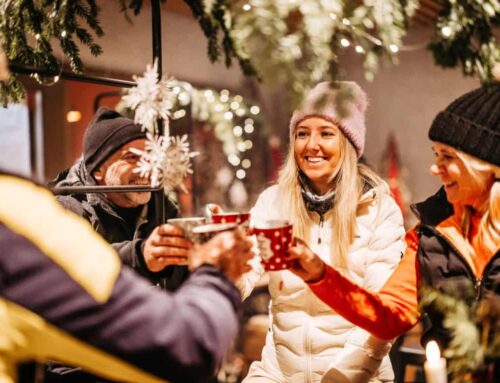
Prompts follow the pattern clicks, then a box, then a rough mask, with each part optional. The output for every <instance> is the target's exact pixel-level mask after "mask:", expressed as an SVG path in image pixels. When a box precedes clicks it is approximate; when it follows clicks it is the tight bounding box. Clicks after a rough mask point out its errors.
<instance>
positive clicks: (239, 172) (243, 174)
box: [236, 169, 247, 180]
mask: <svg viewBox="0 0 500 383" xmlns="http://www.w3.org/2000/svg"><path fill="white" fill-rule="evenodd" d="M246 175H247V172H246V171H244V170H243V169H238V170H237V171H236V177H237V178H239V179H240V180H242V179H243V178H245V177H246Z"/></svg>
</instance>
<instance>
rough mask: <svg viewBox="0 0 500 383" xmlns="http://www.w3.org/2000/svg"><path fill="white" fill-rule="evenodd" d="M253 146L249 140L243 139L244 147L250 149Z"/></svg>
mask: <svg viewBox="0 0 500 383" xmlns="http://www.w3.org/2000/svg"><path fill="white" fill-rule="evenodd" d="M252 148H253V142H252V141H250V140H245V149H246V150H250V149H252Z"/></svg>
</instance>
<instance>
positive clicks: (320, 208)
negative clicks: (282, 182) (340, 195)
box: [299, 171, 335, 216]
mask: <svg viewBox="0 0 500 383" xmlns="http://www.w3.org/2000/svg"><path fill="white" fill-rule="evenodd" d="M299 181H300V189H301V193H302V198H303V199H304V203H305V204H306V208H307V210H309V211H314V212H316V213H318V214H319V215H320V216H323V215H325V214H326V213H327V212H328V211H329V210H330V209H331V208H332V207H333V200H334V198H335V189H331V190H330V191H329V192H327V193H326V194H324V195H318V194H317V193H316V192H315V191H314V190H313V188H312V187H311V185H310V184H309V181H308V179H307V177H306V176H305V174H304V173H302V172H301V171H299Z"/></svg>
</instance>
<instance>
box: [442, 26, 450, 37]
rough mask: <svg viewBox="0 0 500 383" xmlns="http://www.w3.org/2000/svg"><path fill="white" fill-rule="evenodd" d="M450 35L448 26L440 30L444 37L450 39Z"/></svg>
mask: <svg viewBox="0 0 500 383" xmlns="http://www.w3.org/2000/svg"><path fill="white" fill-rule="evenodd" d="M451 33H452V30H451V28H450V27H449V26H445V27H443V28H441V34H442V35H443V36H444V37H450V36H451Z"/></svg>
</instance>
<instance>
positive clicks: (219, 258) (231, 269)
mask: <svg viewBox="0 0 500 383" xmlns="http://www.w3.org/2000/svg"><path fill="white" fill-rule="evenodd" d="M252 246H253V243H252V241H250V239H249V238H248V237H247V235H246V234H245V233H244V231H243V230H241V229H240V228H237V229H235V230H233V231H226V232H223V233H220V234H218V235H216V236H215V237H214V238H212V239H211V240H210V241H208V242H207V243H204V244H203V245H199V246H195V247H194V248H193V249H192V250H191V252H190V254H189V269H190V270H193V269H195V268H197V267H199V266H201V265H203V264H210V265H213V266H215V267H217V268H218V269H220V270H222V272H223V273H224V274H225V275H226V276H227V278H228V279H230V280H231V281H232V282H236V281H237V280H238V279H239V278H240V277H241V276H242V275H243V274H244V273H246V272H247V271H250V269H251V267H250V266H249V265H248V261H249V260H250V259H252V258H253V257H254V255H255V254H254V253H253V252H252Z"/></svg>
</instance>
